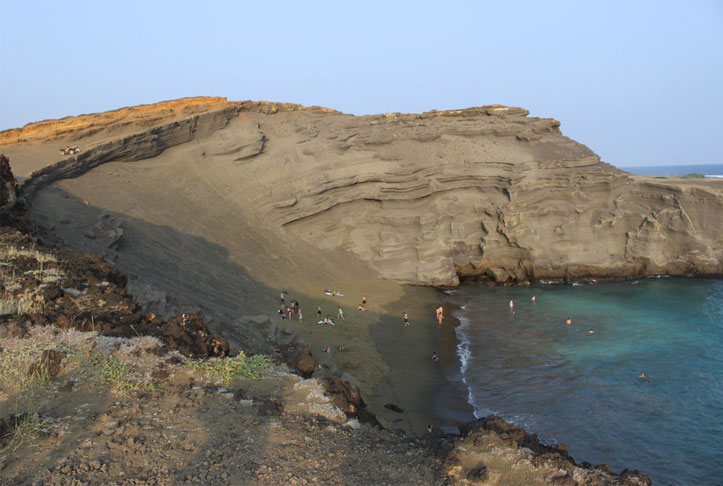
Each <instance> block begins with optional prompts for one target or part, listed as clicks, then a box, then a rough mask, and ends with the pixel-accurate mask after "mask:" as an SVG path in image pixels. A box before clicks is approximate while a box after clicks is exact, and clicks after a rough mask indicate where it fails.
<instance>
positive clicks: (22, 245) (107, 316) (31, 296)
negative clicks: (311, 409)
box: [0, 227, 229, 372]
mask: <svg viewBox="0 0 723 486" xmlns="http://www.w3.org/2000/svg"><path fill="white" fill-rule="evenodd" d="M0 244H1V245H3V246H8V247H12V248H15V251H13V252H10V253H11V254H13V255H15V256H14V257H12V258H11V261H9V262H8V263H10V264H11V265H12V266H13V268H14V270H15V273H16V274H17V275H19V276H22V277H18V278H17V279H16V280H17V283H18V284H20V288H19V289H18V288H14V290H13V293H11V292H10V291H8V289H3V290H2V291H0V294H1V295H2V296H3V298H6V299H8V300H10V299H15V300H17V298H19V297H16V295H19V296H20V297H22V298H23V299H24V300H25V301H27V302H40V303H42V313H41V312H38V311H36V310H35V309H31V311H30V312H28V313H25V314H20V315H17V314H8V315H4V316H0V322H1V323H2V324H1V325H0V337H25V336H26V335H27V334H28V328H29V327H30V326H46V325H56V326H57V327H59V328H60V329H63V330H67V329H77V330H79V331H97V332H99V333H101V334H104V335H107V336H114V337H125V338H132V337H136V336H142V335H147V336H154V337H156V338H158V339H160V340H161V341H162V342H163V343H165V345H166V347H167V349H173V350H178V351H179V352H180V353H182V354H184V355H186V356H189V357H211V356H227V355H228V353H229V344H228V341H227V340H226V339H222V338H220V337H218V336H215V335H213V334H212V333H211V332H210V331H209V329H208V327H207V325H206V323H205V322H204V320H203V319H202V318H201V317H200V316H198V315H195V314H182V315H179V316H175V317H172V318H170V319H169V320H168V322H164V321H162V320H161V319H159V318H157V317H156V316H154V315H153V314H145V313H144V312H143V311H142V310H141V308H140V306H139V305H138V304H137V303H135V302H134V301H133V299H132V298H131V296H129V295H128V294H127V293H126V292H125V286H126V284H127V277H126V275H125V274H124V273H123V272H121V271H119V270H118V269H117V268H115V267H114V266H113V265H112V264H110V263H108V262H107V261H105V260H104V259H103V257H102V256H100V255H90V254H87V253H83V252H80V251H76V250H71V249H67V248H65V249H61V250H56V249H54V248H50V247H43V246H42V245H40V243H39V242H38V241H37V239H36V238H34V237H33V236H31V235H29V234H26V233H23V232H21V231H18V230H16V229H14V228H8V227H3V228H2V229H1V230H0ZM33 255H34V256H33ZM40 256H43V258H44V259H45V260H47V261H44V262H43V263H42V266H41V265H40V263H39V261H38V260H37V258H39V257H40ZM38 268H42V271H39V270H38ZM49 272H50V273H52V274H53V275H58V277H57V280H52V281H50V282H47V281H45V280H43V279H44V275H48V274H49ZM159 351H160V350H159ZM50 358H51V357H50V356H48V357H47V358H46V359H50ZM39 366H41V368H39V369H42V371H43V372H45V371H52V369H54V368H52V367H51V368H50V369H49V370H45V368H42V366H46V365H45V364H43V365H39Z"/></svg>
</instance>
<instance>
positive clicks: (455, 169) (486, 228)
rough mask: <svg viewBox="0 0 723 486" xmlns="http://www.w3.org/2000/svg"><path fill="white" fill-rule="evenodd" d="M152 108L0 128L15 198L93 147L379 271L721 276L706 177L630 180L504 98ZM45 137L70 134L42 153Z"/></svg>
mask: <svg viewBox="0 0 723 486" xmlns="http://www.w3.org/2000/svg"><path fill="white" fill-rule="evenodd" d="M153 106H154V105H151V106H150V107H143V109H142V110H140V111H138V112H137V113H134V112H133V109H124V110H118V111H116V112H109V113H107V114H100V115H84V117H85V118H82V119H79V118H66V119H62V120H57V121H49V122H43V123H42V124H39V125H29V126H28V127H26V128H25V129H18V130H12V131H6V132H3V133H2V134H0V149H1V150H3V151H4V152H7V153H9V154H10V159H11V161H12V163H13V165H14V167H13V168H14V171H15V172H16V173H19V174H21V175H25V176H26V179H25V180H24V181H23V184H22V189H21V196H20V198H21V199H24V200H26V201H27V200H30V199H32V197H33V195H34V193H35V192H36V191H37V190H38V189H40V188H42V187H44V186H45V185H47V184H49V183H51V182H53V181H55V180H58V179H64V178H71V177H78V176H80V175H81V174H85V173H88V172H89V171H92V169H93V168H95V167H98V166H101V165H103V164H107V163H109V162H121V161H122V162H130V161H138V160H144V159H149V160H152V161H155V162H156V163H157V164H165V165H166V167H165V168H164V169H163V170H161V169H159V170H156V171H154V172H153V176H154V177H155V178H156V181H155V182H156V183H157V184H159V185H166V184H171V185H173V184H175V182H172V180H178V179H184V180H185V181H186V183H187V184H191V185H192V186H193V187H194V191H206V192H212V193H213V194H215V195H217V196H218V199H213V198H210V199H204V200H203V201H196V203H197V204H200V205H203V204H208V205H209V206H208V207H206V208H197V209H203V210H205V211H208V213H209V214H213V213H215V212H224V211H227V210H233V213H234V214H235V215H236V216H237V217H238V219H239V220H243V221H244V223H239V224H243V225H245V226H247V227H248V228H249V231H251V232H258V233H264V234H265V235H266V238H267V240H268V241H272V240H273V241H275V240H276V239H277V236H278V238H279V239H280V240H284V241H299V240H303V241H304V242H306V243H308V244H309V246H311V247H314V248H317V249H319V250H321V251H329V250H332V249H346V250H350V251H351V252H353V253H354V254H355V255H356V256H357V257H358V258H359V259H360V260H362V261H364V262H367V263H368V264H369V265H371V266H372V267H373V268H374V270H375V271H376V272H377V273H378V274H379V275H380V276H382V277H383V278H386V279H394V280H398V281H403V282H409V283H414V284H421V285H435V286H454V285H457V284H458V283H459V281H460V279H462V280H464V279H475V280H487V281H493V282H496V283H515V284H523V283H526V282H529V281H532V280H545V279H578V278H628V277H637V276H645V275H657V274H669V275H709V276H714V275H718V276H719V275H722V274H723V244H722V243H723V236H722V235H723V231H722V229H723V183H721V182H720V181H712V180H696V181H690V180H680V179H678V180H674V179H654V178H642V177H633V176H631V175H630V174H627V173H625V172H623V171H620V170H618V169H615V168H614V167H612V166H610V165H608V164H605V163H603V162H601V161H600V159H599V157H598V156H597V155H595V154H594V153H593V152H592V151H591V150H590V149H588V148H587V147H585V146H584V145H581V144H579V143H577V142H575V141H573V140H570V139H569V138H567V137H564V136H563V135H562V134H561V132H560V130H559V126H560V124H559V122H557V121H556V120H552V119H542V118H534V117H529V116H528V112H527V111H526V110H523V109H520V108H508V107H503V106H499V105H494V106H486V107H477V108H469V109H465V110H455V111H432V112H428V113H423V114H418V115H405V114H398V113H393V114H385V115H375V116H363V117H357V116H352V115H346V114H342V113H339V112H336V111H333V110H328V109H323V108H316V107H315V108H304V107H301V106H298V105H290V104H278V103H256V102H227V101H226V100H225V99H203V98H201V99H190V100H178V101H175V102H168V103H164V104H159V105H157V106H156V107H155V109H154V108H153ZM26 132H27V133H26ZM49 141H51V142H52V144H53V147H54V146H57V145H58V144H62V143H66V142H67V143H70V142H74V141H77V142H78V143H82V144H83V145H84V147H82V149H83V151H82V152H81V153H80V154H78V155H76V156H70V157H67V158H65V159H63V160H59V161H58V159H60V158H61V157H62V156H56V155H55V154H54V153H53V152H52V151H50V145H49V143H51V142H49ZM56 150H57V149H56ZM56 153H57V152H56ZM161 154H163V155H161ZM38 167H39V168H38ZM24 168H29V169H35V168H37V169H36V170H35V171H34V172H32V174H30V170H29V169H26V173H23V172H24ZM147 169H148V166H145V169H144V170H147ZM124 170H131V171H132V170H133V169H132V168H128V169H124ZM104 187H106V188H107V187H109V186H108V185H107V184H106V185H105V186H104ZM124 190H125V191H129V190H130V191H132V190H134V189H133V188H128V187H126V188H125V189H124ZM78 196H79V197H83V198H84V199H85V198H86V197H87V196H88V192H87V191H86V192H84V191H83V190H79V191H78ZM174 197H177V196H174ZM188 197H189V198H191V199H194V198H195V196H194V195H193V194H189V196H188ZM161 204H162V203H161ZM168 204H169V205H170V206H173V204H174V203H173V202H168ZM219 205H223V206H225V207H224V208H223V209H221V208H219V207H218V206H219ZM110 206H111V207H110V209H112V210H114V211H118V212H121V213H122V212H123V210H124V207H123V204H117V205H115V206H114V205H113V204H110ZM229 208H230V209H229ZM214 219H215V218H209V221H208V224H211V223H212V221H213V220H214ZM195 224H203V223H199V222H196V223H195ZM219 238H220V239H221V240H223V237H222V236H220V237H219ZM221 243H222V241H221ZM262 246H263V245H262ZM264 248H265V249H266V251H268V252H270V253H271V254H272V256H273V254H274V253H275V252H277V251H278V248H275V247H274V246H273V245H271V246H267V247H264ZM264 248H259V249H258V250H259V251H260V252H261V253H262V255H260V256H262V257H263V252H264V251H265V250H264ZM293 251H294V249H293V245H291V246H286V247H284V251H283V253H284V254H285V255H286V256H285V258H288V259H294V258H301V257H300V256H299V255H296V256H294V255H293ZM289 252H291V254H289ZM274 258H275V256H274Z"/></svg>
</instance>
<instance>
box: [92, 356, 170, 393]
mask: <svg viewBox="0 0 723 486" xmlns="http://www.w3.org/2000/svg"><path fill="white" fill-rule="evenodd" d="M91 363H92V365H93V369H94V370H95V373H96V375H97V376H98V379H99V380H100V382H101V384H103V385H110V386H111V388H112V389H113V390H114V391H115V392H117V393H118V394H120V395H125V394H127V393H128V392H130V391H133V390H144V391H152V390H155V389H156V386H155V385H154V384H153V383H150V382H147V381H143V380H140V379H138V378H136V377H134V376H133V368H131V367H130V366H128V365H127V364H124V363H121V362H120V361H118V360H117V359H116V358H114V357H113V356H100V355H95V356H93V358H92V360H91Z"/></svg>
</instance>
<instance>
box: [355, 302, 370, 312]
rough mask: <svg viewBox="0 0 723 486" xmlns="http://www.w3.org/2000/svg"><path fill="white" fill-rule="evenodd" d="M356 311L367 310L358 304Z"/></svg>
mask: <svg viewBox="0 0 723 486" xmlns="http://www.w3.org/2000/svg"><path fill="white" fill-rule="evenodd" d="M356 310H360V311H365V310H367V309H366V307H364V306H363V305H361V304H359V305H358V306H356Z"/></svg>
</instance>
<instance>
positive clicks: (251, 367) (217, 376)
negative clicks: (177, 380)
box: [189, 351, 271, 387]
mask: <svg viewBox="0 0 723 486" xmlns="http://www.w3.org/2000/svg"><path fill="white" fill-rule="evenodd" d="M189 366H190V367H191V369H193V370H194V371H201V372H203V374H204V375H205V376H206V378H208V379H210V380H214V381H218V382H221V383H222V384H223V385H224V386H226V387H228V386H230V385H231V383H232V382H233V380H235V379H237V378H241V377H246V378H251V379H254V380H258V379H260V378H261V371H262V370H265V369H270V368H271V363H270V361H269V359H268V357H266V356H264V355H261V354H255V355H253V356H250V357H247V356H246V355H245V354H244V353H243V351H240V352H239V353H238V355H237V356H234V357H231V356H229V357H226V358H211V359H201V360H197V359H194V360H190V361H189Z"/></svg>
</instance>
